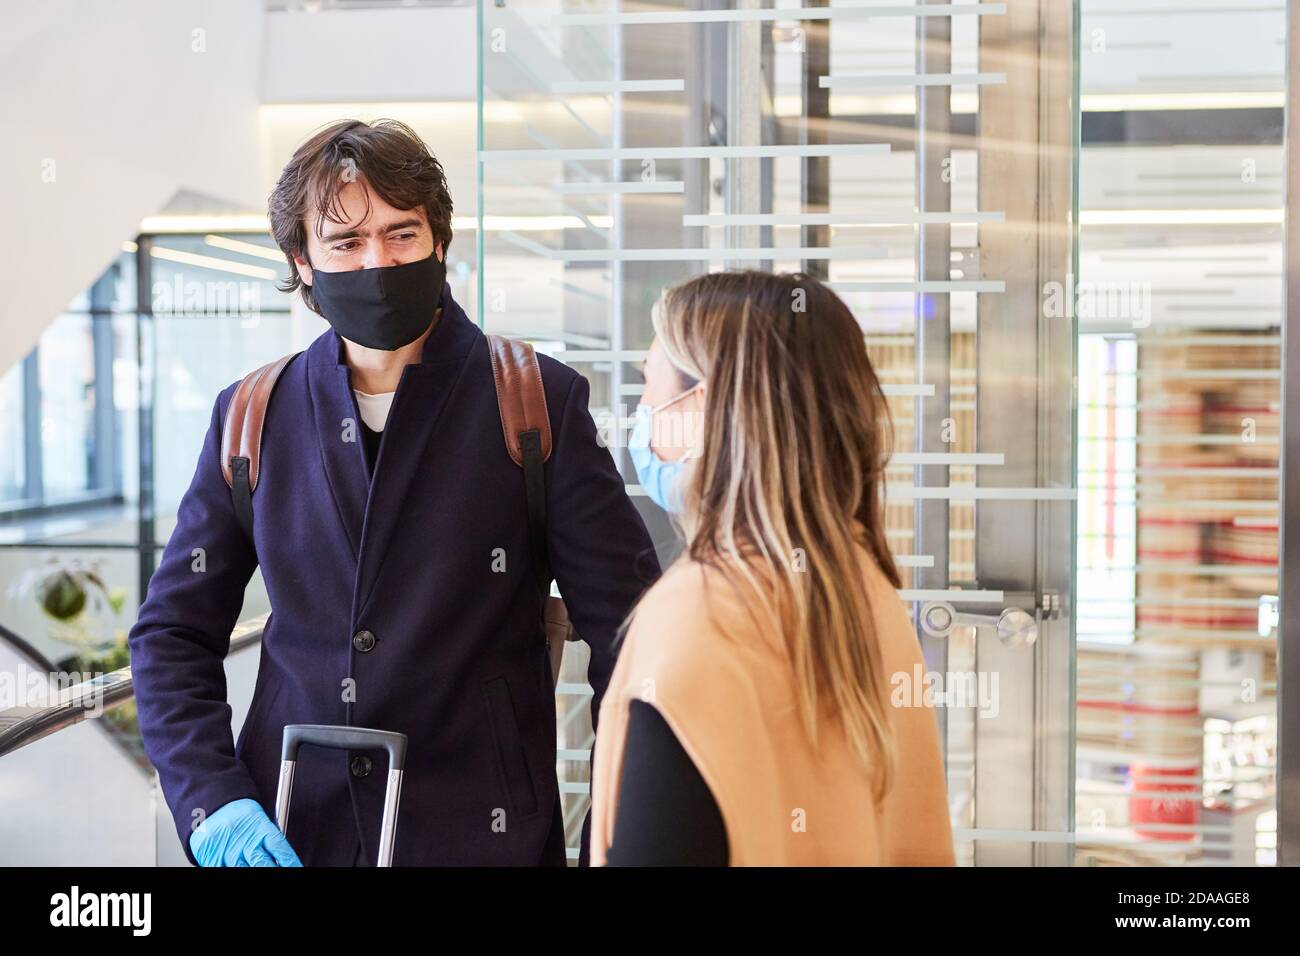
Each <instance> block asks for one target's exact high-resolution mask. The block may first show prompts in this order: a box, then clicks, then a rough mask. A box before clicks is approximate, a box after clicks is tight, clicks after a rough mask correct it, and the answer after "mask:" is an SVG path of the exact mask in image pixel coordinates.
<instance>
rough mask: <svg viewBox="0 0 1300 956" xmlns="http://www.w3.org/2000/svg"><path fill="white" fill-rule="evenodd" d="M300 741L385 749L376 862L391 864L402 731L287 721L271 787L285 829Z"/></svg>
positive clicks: (278, 822) (403, 759)
mask: <svg viewBox="0 0 1300 956" xmlns="http://www.w3.org/2000/svg"><path fill="white" fill-rule="evenodd" d="M303 744H313V745H315V746H317V747H329V748H331V749H334V750H370V749H383V750H386V751H388V785H387V786H386V787H385V789H384V819H383V822H382V823H381V824H380V825H379V861H378V865H379V866H392V865H393V840H394V838H395V837H396V836H397V806H398V803H399V801H400V800H401V796H402V769H403V768H404V767H405V765H406V734H399V733H394V732H392V731H389V730H371V729H370V728H368V727H346V726H336V725H332V724H288V725H286V726H285V728H284V746H283V748H282V750H281V754H280V783H279V784H278V785H277V787H276V790H275V823H276V825H277V826H278V827H279V828H280V832H281V833H285V834H287V833H288V832H289V830H288V827H289V798H290V797H291V796H292V795H293V768H294V765H295V764H296V763H297V762H298V748H299V747H301V746H302V745H303Z"/></svg>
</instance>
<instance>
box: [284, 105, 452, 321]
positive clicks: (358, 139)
mask: <svg viewBox="0 0 1300 956" xmlns="http://www.w3.org/2000/svg"><path fill="white" fill-rule="evenodd" d="M360 180H364V181H365V182H366V183H367V184H369V186H370V188H371V189H373V190H374V191H375V193H376V194H377V195H378V196H379V197H380V198H381V199H383V200H384V202H386V203H388V204H389V205H390V206H392V207H393V208H394V209H415V208H416V207H417V206H418V207H421V208H423V209H424V212H425V215H427V216H428V217H429V227H430V229H431V230H432V231H433V244H434V247H435V248H436V247H437V245H438V243H439V242H441V243H442V255H443V261H444V262H445V261H446V256H447V249H448V248H449V247H450V246H451V193H450V192H448V191H447V177H446V175H445V174H444V173H443V171H442V164H441V163H439V162H438V160H436V159H435V158H434V156H433V154H432V153H430V152H429V148H428V147H427V146H425V145H424V142H423V141H422V140H421V139H420V137H419V136H417V135H416V134H415V131H414V130H413V129H411V128H410V127H409V126H407V125H406V124H405V123H401V122H398V121H397V120H391V119H381V120H376V121H375V122H373V123H363V122H361V121H360V120H340V121H339V122H337V123H332V124H331V125H329V126H327V127H325V128H324V129H322V130H321V131H320V132H318V133H316V134H315V135H313V136H312V138H311V139H309V140H307V142H305V143H303V144H302V145H301V146H299V147H298V149H297V150H296V151H295V152H294V154H293V157H292V158H291V159H290V160H289V162H288V164H287V165H286V166H285V167H284V172H282V173H281V174H280V181H279V182H277V183H276V184H275V188H274V189H273V190H271V198H270V200H269V202H268V210H267V211H268V213H269V216H270V220H271V235H272V236H274V237H275V241H276V244H277V245H279V247H280V250H281V251H282V252H283V253H284V255H285V258H286V259H288V261H289V276H288V278H286V279H284V280H283V281H282V282H281V283H280V286H279V288H280V290H281V291H283V292H293V291H294V290H295V289H298V290H300V291H301V292H302V298H303V301H304V302H306V303H307V305H308V307H310V308H311V309H312V311H314V312H320V309H318V308H317V307H316V300H315V299H313V298H312V294H311V286H309V285H307V284H306V283H304V282H303V281H302V278H301V277H300V276H299V275H298V268H297V266H296V265H295V264H294V261H293V260H294V257H295V256H301V257H302V258H303V259H307V260H308V261H309V262H310V258H309V257H308V255H307V226H306V220H307V218H308V214H309V213H313V212H314V213H316V214H317V215H319V216H320V222H321V224H323V223H324V222H326V221H329V222H336V223H342V222H344V221H345V220H344V218H343V209H342V207H341V206H340V204H339V193H340V192H341V191H342V190H343V188H344V187H345V186H347V185H348V183H350V182H353V181H360ZM366 214H367V215H369V209H367V210H366ZM319 235H320V233H319V232H318V233H317V236H318V238H319Z"/></svg>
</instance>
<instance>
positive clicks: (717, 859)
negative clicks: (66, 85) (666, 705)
mask: <svg viewBox="0 0 1300 956" xmlns="http://www.w3.org/2000/svg"><path fill="white" fill-rule="evenodd" d="M625 747H626V749H625V751H624V754H623V770H622V775H621V777H620V780H619V788H618V813H617V816H616V817H615V818H614V840H613V843H612V844H611V845H610V848H609V851H608V852H607V853H606V861H607V864H608V865H609V866H726V865H727V860H728V848H727V831H726V828H725V827H724V825H723V822H722V813H721V811H720V810H719V809H718V804H717V801H716V800H714V799H713V794H712V793H711V792H710V791H709V787H708V784H706V783H705V782H704V778H703V777H701V776H700V772H699V770H697V769H696V767H695V764H694V762H693V761H692V760H691V758H690V757H689V756H688V755H687V753H686V751H685V750H683V749H682V745H681V744H680V743H679V742H678V740H677V738H676V736H674V735H673V732H672V729H671V728H670V727H669V726H668V723H667V721H665V720H664V719H663V717H662V716H661V715H660V713H659V711H657V710H655V708H654V707H652V706H651V705H650V704H647V703H645V702H644V701H639V700H634V701H632V703H631V705H630V711H629V713H628V727H627V739H626V743H625Z"/></svg>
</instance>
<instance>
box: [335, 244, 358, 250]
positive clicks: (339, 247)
mask: <svg viewBox="0 0 1300 956" xmlns="http://www.w3.org/2000/svg"><path fill="white" fill-rule="evenodd" d="M356 247H357V244H356V243H355V242H340V243H339V244H338V245H337V246H335V247H334V251H335V252H351V251H352V250H353V249H355V248H356Z"/></svg>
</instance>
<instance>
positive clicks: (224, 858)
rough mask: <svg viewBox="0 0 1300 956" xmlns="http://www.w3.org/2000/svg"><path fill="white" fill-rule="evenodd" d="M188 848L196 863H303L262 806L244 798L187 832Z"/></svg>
mask: <svg viewBox="0 0 1300 956" xmlns="http://www.w3.org/2000/svg"><path fill="white" fill-rule="evenodd" d="M190 851H191V852H192V853H193V854H194V858H195V859H196V860H198V861H199V866H302V861H301V860H299V859H298V854H297V853H295V852H294V851H293V847H291V846H290V845H289V841H288V839H287V838H286V837H285V835H284V834H283V833H281V832H280V828H279V827H277V826H276V825H275V824H274V823H273V822H271V818H270V817H268V816H267V815H266V811H265V810H263V809H262V805H261V804H260V803H258V802H257V801H256V800H250V799H248V798H247V797H245V798H244V799H242V800H235V801H232V802H231V803H227V804H226V805H225V806H223V807H222V808H221V809H219V810H218V811H217V812H216V813H214V814H212V816H210V817H208V818H207V819H206V820H204V821H203V823H201V824H200V825H199V826H198V828H197V829H196V830H195V831H194V832H193V833H191V834H190Z"/></svg>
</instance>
